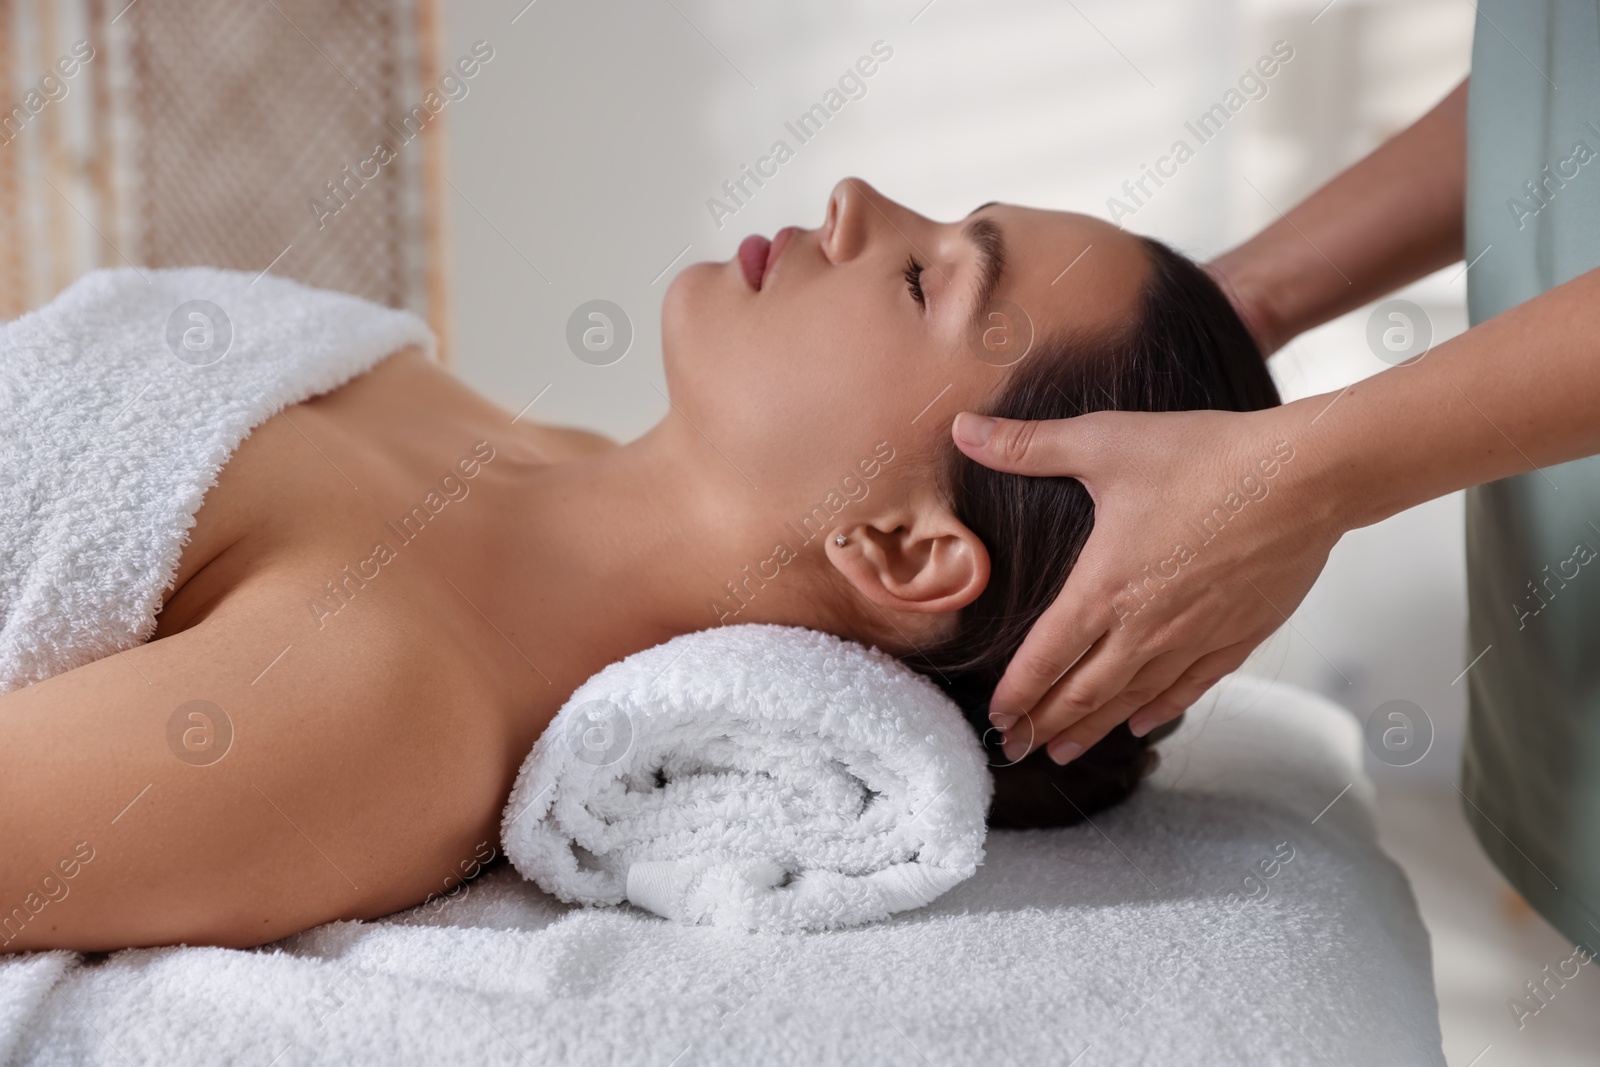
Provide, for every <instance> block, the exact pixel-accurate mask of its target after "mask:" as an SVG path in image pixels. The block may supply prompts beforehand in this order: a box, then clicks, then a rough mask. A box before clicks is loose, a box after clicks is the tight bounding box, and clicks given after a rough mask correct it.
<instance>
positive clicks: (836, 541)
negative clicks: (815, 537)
mask: <svg viewBox="0 0 1600 1067" xmlns="http://www.w3.org/2000/svg"><path fill="white" fill-rule="evenodd" d="M833 543H834V544H836V545H838V546H839V547H840V548H843V547H844V534H840V535H839V536H838V537H835V538H834V539H833Z"/></svg>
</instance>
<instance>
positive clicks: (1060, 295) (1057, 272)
mask: <svg viewBox="0 0 1600 1067" xmlns="http://www.w3.org/2000/svg"><path fill="white" fill-rule="evenodd" d="M979 214H981V215H983V216H985V217H987V218H990V219H992V220H994V222H996V223H997V224H998V225H999V226H1000V229H1001V232H1002V234H1003V236H1004V240H1005V249H1006V252H1005V258H1006V271H1005V277H1004V279H1002V281H1001V283H1000V288H999V289H998V290H996V292H995V297H996V298H997V299H1005V300H1009V301H1011V302H1012V303H1014V304H1016V305H1017V306H1019V307H1021V308H1022V309H1023V310H1025V311H1026V312H1027V313H1028V315H1029V317H1030V318H1032V319H1033V323H1034V334H1035V336H1048V335H1050V334H1053V333H1056V332H1057V331H1060V330H1065V329H1074V330H1087V331H1089V332H1100V331H1102V330H1105V331H1110V330H1112V329H1114V328H1115V327H1116V326H1118V325H1119V324H1121V323H1123V322H1126V321H1127V319H1128V317H1129V316H1131V315H1132V314H1133V312H1134V310H1135V308H1136V307H1137V305H1138V301H1139V293H1140V290H1141V289H1142V288H1143V287H1144V281H1145V277H1146V275H1147V274H1148V273H1149V270H1150V261H1149V257H1148V256H1147V255H1146V254H1145V250H1144V246H1143V244H1142V242H1140V240H1139V239H1138V238H1137V237H1134V236H1133V235H1132V234H1129V233H1127V232H1126V231H1124V230H1121V229H1119V228H1118V227H1116V226H1113V225H1112V224H1111V223H1109V222H1106V221H1105V220H1103V219H1097V218H1094V217H1092V216H1089V215H1079V214H1076V213H1074V212H1070V211H1042V210H1039V209H1037V208H1026V207H1015V206H1012V205H1010V204H995V205H992V206H989V207H985V208H983V209H982V210H981V212H979Z"/></svg>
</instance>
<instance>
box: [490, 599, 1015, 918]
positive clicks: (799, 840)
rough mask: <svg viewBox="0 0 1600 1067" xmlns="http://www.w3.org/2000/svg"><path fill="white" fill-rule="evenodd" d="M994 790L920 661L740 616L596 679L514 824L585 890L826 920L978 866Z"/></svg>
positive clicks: (879, 909)
mask: <svg viewBox="0 0 1600 1067" xmlns="http://www.w3.org/2000/svg"><path fill="white" fill-rule="evenodd" d="M992 792H993V780H992V779H991V777H990V775H989V771H988V768H987V766H986V761H985V758H984V754H983V749H982V747H981V746H980V745H979V743H978V738H977V735H976V734H974V733H973V731H972V728H971V727H970V726H968V725H967V723H966V721H965V720H964V719H963V718H962V715H961V711H960V709H959V708H957V707H956V705H955V704H954V703H953V702H952V701H951V700H950V699H949V698H948V697H946V696H945V695H944V694H943V693H941V692H940V691H939V689H938V687H936V686H934V685H933V684H932V683H931V682H929V681H928V680H927V679H926V678H923V677H921V676H920V675H918V674H916V673H914V672H913V671H911V670H910V669H909V668H907V667H906V666H905V665H904V664H902V663H899V662H897V661H896V660H894V659H893V658H891V657H889V656H887V655H885V654H883V653H882V652H879V651H877V650H874V649H868V648H866V647H864V646H862V645H858V644H856V643H854V642H851V641H842V640H840V639H839V638H837V637H832V636H830V635H828V634H822V633H817V632H816V631H814V630H806V629H801V628H799V627H794V626H729V627H723V628H719V629H715V630H703V631H701V632H699V633H693V634H686V635H684V636H682V637H677V638H674V639H673V640H671V641H668V642H666V643H665V644H662V645H658V646H656V647H655V648H651V649H648V650H646V651H644V652H640V653H638V654H637V655H633V656H629V657H628V658H627V659H625V660H623V661H621V662H620V663H613V664H612V665H611V666H609V667H607V668H606V669H605V670H603V671H601V672H600V673H599V674H596V675H595V676H594V677H593V678H591V679H589V681H587V682H585V683H584V684H583V685H582V686H580V687H579V688H578V690H577V692H575V693H573V694H572V698H571V699H570V700H568V701H567V703H566V705H565V706H564V707H563V708H562V709H561V712H560V713H559V714H558V715H557V716H556V717H555V719H554V721H552V722H551V724H550V728H549V729H548V730H546V731H545V732H544V734H543V735H542V736H541V737H540V738H539V740H538V742H537V743H536V744H535V745H534V746H533V751H532V752H531V753H530V754H529V756H528V758H527V759H526V760H525V761H524V762H523V765H522V770H521V772H520V773H519V774H518V775H517V783H516V786H515V787H514V788H513V789H512V791H511V799H510V800H509V802H508V803H507V804H506V810H505V817H504V820H503V823H502V827H501V840H502V841H503V842H504V843H505V850H506V855H507V856H508V857H510V859H511V862H512V863H513V864H515V865H516V867H517V869H518V870H520V871H521V872H522V873H523V874H524V875H525V876H527V877H528V878H531V879H533V880H534V881H535V882H537V883H539V886H540V888H542V889H544V890H545V891H546V892H549V893H552V894H554V895H555V896H556V897H558V898H560V899H561V900H564V901H567V902H569V903H579V904H619V903H621V902H622V901H623V900H628V901H630V902H632V903H634V904H637V905H638V906H640V907H643V908H648V909H649V910H651V911H654V912H656V913H658V914H661V915H665V916H667V917H668V918H671V919H678V920H681V921H683V922H689V923H714V924H718V925H731V926H740V927H745V928H748V929H752V930H771V931H787V930H800V929H827V928H835V927H841V926H852V925H855V924H857V923H863V922H869V921H871V920H874V919H881V918H883V917H884V916H886V915H889V914H891V913H893V912H897V911H903V910H905V909H907V908H915V907H920V906H921V905H923V904H926V903H928V901H930V900H932V899H933V898H935V897H937V896H938V895H939V894H941V893H943V892H944V891H945V890H947V889H949V888H950V887H951V886H953V885H955V884H956V883H958V882H961V881H964V880H965V879H967V878H970V877H971V876H972V873H973V872H974V871H976V870H977V869H978V864H979V863H981V862H982V861H983V837H984V814H985V812H987V811H988V808H989V797H990V794H991V793H992ZM580 856H581V857H582V860H581V861H580Z"/></svg>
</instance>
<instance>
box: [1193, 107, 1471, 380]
mask: <svg viewBox="0 0 1600 1067" xmlns="http://www.w3.org/2000/svg"><path fill="white" fill-rule="evenodd" d="M1466 101H1467V83H1466V82H1464V81H1463V82H1462V83H1461V84H1460V85H1459V86H1457V87H1456V88H1455V90H1454V91H1452V92H1451V93H1450V95H1449V96H1447V97H1445V98H1444V100H1442V101H1441V102H1440V103H1439V104H1438V105H1437V106H1435V107H1434V108H1433V110H1432V111H1429V112H1428V113H1427V114H1426V115H1424V116H1423V117H1422V118H1420V119H1418V120H1417V121H1416V122H1415V123H1414V124H1412V125H1411V126H1410V127H1408V128H1407V129H1405V130H1403V131H1401V132H1400V133H1398V134H1396V135H1395V136H1394V137H1392V138H1390V139H1389V140H1388V141H1386V142H1384V143H1383V144H1382V145H1380V146H1379V147H1378V148H1377V149H1375V150H1374V151H1373V152H1372V153H1371V154H1369V155H1367V156H1366V157H1365V158H1364V159H1362V160H1361V161H1360V162H1358V163H1356V164H1354V165H1353V166H1351V167H1350V168H1348V169H1347V170H1345V171H1344V172H1343V173H1342V174H1340V175H1339V176H1338V177H1336V178H1334V179H1333V180H1332V181H1330V182H1328V184H1326V185H1324V186H1323V187H1322V188H1320V189H1318V190H1317V191H1316V192H1315V193H1313V194H1311V196H1309V197H1307V198H1306V199H1305V200H1303V201H1302V202H1301V203H1300V204H1298V205H1297V206H1295V207H1294V208H1292V209H1290V211H1289V212H1288V214H1287V215H1286V216H1284V217H1282V218H1279V219H1278V221H1277V222H1275V223H1273V224H1272V225H1270V226H1268V227H1267V228H1266V229H1264V230H1262V231H1261V232H1260V233H1259V234H1257V235H1256V236H1255V237H1252V238H1251V239H1250V240H1249V241H1246V242H1245V243H1244V244H1242V245H1240V246H1239V247H1237V248H1235V249H1233V250H1232V251H1229V252H1227V253H1224V254H1223V255H1221V256H1219V257H1218V258H1217V259H1215V260H1213V261H1212V262H1211V263H1210V264H1209V266H1210V269H1211V270H1212V271H1213V273H1215V274H1216V275H1218V276H1219V277H1220V279H1221V280H1222V282H1223V284H1224V286H1225V287H1226V288H1228V289H1230V290H1231V294H1230V295H1232V297H1233V298H1234V300H1235V303H1236V305H1237V306H1239V308H1240V310H1241V311H1242V313H1243V314H1244V316H1245V318H1246V321H1247V323H1248V324H1249V326H1250V328H1251V331H1252V332H1253V333H1255V335H1256V337H1257V340H1258V341H1260V342H1261V344H1262V347H1263V348H1264V349H1265V352H1264V353H1263V354H1270V353H1271V352H1272V351H1273V350H1275V349H1277V348H1278V347H1279V346H1281V345H1283V344H1285V343H1287V342H1288V341H1289V340H1290V339H1292V338H1293V337H1294V336H1295V335H1297V334H1299V333H1301V332H1303V331H1305V330H1308V329H1311V328H1312V327H1314V326H1317V325H1320V324H1321V323H1324V322H1327V321H1328V320H1330V319H1333V318H1336V317H1337V316H1339V315H1342V314H1344V313H1345V312H1347V311H1351V310H1353V309H1355V308H1358V307H1360V306H1362V305H1363V304H1366V303H1368V302H1369V301H1372V300H1375V299H1377V298H1378V297H1380V296H1382V295H1383V294H1385V293H1388V292H1392V291H1393V290H1395V289H1397V288H1399V287H1400V286H1402V285H1405V284H1406V283H1408V282H1411V281H1414V280H1416V279H1417V278H1420V277H1422V276H1423V275H1426V274H1428V273H1430V272H1432V271H1435V270H1438V269H1439V268H1440V267H1443V266H1446V265H1448V264H1450V263H1453V262H1455V261H1456V260H1458V259H1461V258H1462V219H1463V213H1464V207H1465V199H1464V197H1465V186H1466Z"/></svg>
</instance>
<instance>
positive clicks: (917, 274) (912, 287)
mask: <svg viewBox="0 0 1600 1067" xmlns="http://www.w3.org/2000/svg"><path fill="white" fill-rule="evenodd" d="M905 279H906V289H907V291H909V292H910V293H911V299H913V300H915V301H916V302H917V306H918V307H921V308H925V307H927V306H928V302H927V300H926V298H924V297H923V295H922V264H921V263H918V262H917V257H916V256H910V257H908V258H907V259H906V273H905Z"/></svg>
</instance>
